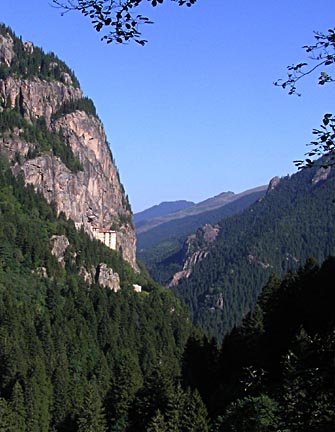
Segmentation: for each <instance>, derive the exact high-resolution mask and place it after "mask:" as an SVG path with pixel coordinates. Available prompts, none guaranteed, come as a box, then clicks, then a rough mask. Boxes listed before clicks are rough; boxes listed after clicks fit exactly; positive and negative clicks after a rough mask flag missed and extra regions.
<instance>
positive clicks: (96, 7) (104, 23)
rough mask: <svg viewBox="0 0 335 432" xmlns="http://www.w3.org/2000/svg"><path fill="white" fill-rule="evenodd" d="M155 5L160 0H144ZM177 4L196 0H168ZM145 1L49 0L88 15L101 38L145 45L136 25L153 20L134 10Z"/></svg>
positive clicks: (181, 4) (192, 2)
mask: <svg viewBox="0 0 335 432" xmlns="http://www.w3.org/2000/svg"><path fill="white" fill-rule="evenodd" d="M146 1H147V2H149V3H150V4H151V6H153V7H155V6H157V5H158V4H162V3H163V2H164V0H146ZM169 1H171V2H174V3H177V4H178V5H179V6H183V5H185V6H188V7H190V6H192V5H193V4H195V2H196V0H169ZM144 2H145V0H66V1H62V0H53V4H54V5H55V6H56V7H58V8H60V9H61V10H62V11H63V12H62V13H66V12H70V11H79V12H81V13H82V14H83V15H84V16H86V17H89V18H90V19H91V21H92V24H93V26H94V28H95V30H96V31H97V32H101V31H105V33H104V34H103V36H102V37H101V40H104V41H106V42H107V43H111V42H116V43H126V42H129V41H131V40H134V41H135V42H137V43H138V44H140V45H145V44H146V42H147V41H146V40H145V39H142V35H141V32H140V30H139V27H140V25H141V24H153V22H152V21H151V20H150V19H149V18H147V17H145V16H143V15H142V14H140V13H137V12H138V8H139V6H141V5H143V4H144Z"/></svg>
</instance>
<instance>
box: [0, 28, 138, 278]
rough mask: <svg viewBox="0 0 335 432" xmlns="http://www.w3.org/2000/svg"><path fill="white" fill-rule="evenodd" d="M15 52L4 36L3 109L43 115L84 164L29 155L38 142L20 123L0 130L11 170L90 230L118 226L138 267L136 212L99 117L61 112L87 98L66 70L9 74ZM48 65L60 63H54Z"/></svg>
mask: <svg viewBox="0 0 335 432" xmlns="http://www.w3.org/2000/svg"><path fill="white" fill-rule="evenodd" d="M24 47H25V48H24V49H25V50H26V53H25V55H32V54H33V52H34V47H33V46H32V45H31V44H24ZM16 56H17V53H16V52H15V51H14V44H13V38H12V37H11V35H9V34H8V35H7V36H6V35H5V36H4V35H0V67H6V68H8V70H9V73H8V74H7V75H8V76H6V77H5V78H3V79H0V107H1V108H0V110H1V111H3V110H10V109H14V108H15V107H17V106H18V104H19V111H20V115H21V116H22V117H23V118H24V119H25V120H26V121H28V122H30V123H33V122H34V121H36V119H39V118H41V117H43V118H44V119H45V124H46V127H47V128H48V130H49V131H51V132H55V133H59V132H60V131H61V133H62V137H63V143H64V144H65V146H69V147H70V148H71V150H72V152H73V154H74V156H75V157H76V158H77V159H79V161H80V164H81V169H80V170H79V171H76V172H74V171H71V170H70V169H69V168H68V167H67V166H66V165H65V163H64V162H63V161H62V160H61V159H60V158H59V157H57V156H55V154H54V153H53V152H52V151H47V152H40V153H39V154H38V155H37V156H35V157H31V156H29V154H30V155H31V151H32V150H34V148H35V146H36V143H35V142H34V141H33V140H31V141H28V140H27V139H25V138H23V137H22V128H19V127H14V128H11V130H8V131H6V132H3V133H2V135H0V150H1V152H2V153H3V154H5V155H6V156H7V157H8V158H9V159H10V160H11V161H12V167H13V172H14V173H15V174H18V173H22V174H23V176H24V178H25V181H26V182H27V183H30V184H32V185H34V187H35V188H36V190H39V191H40V192H42V194H43V195H44V196H45V197H46V199H47V200H48V201H49V202H54V203H55V204H56V205H57V209H58V211H59V212H64V213H65V215H66V216H67V217H68V218H71V219H73V221H74V222H75V224H76V226H77V228H81V227H83V228H84V230H85V231H86V232H88V233H90V234H91V233H92V227H93V226H98V227H100V228H104V229H113V230H115V231H116V244H117V249H118V250H120V251H122V255H123V257H124V259H125V260H127V261H128V262H129V263H130V264H131V265H132V267H133V268H134V269H136V270H137V265H136V239H135V232H134V228H133V224H132V214H131V210H130V206H129V203H128V199H127V197H126V196H125V192H124V189H123V187H122V185H121V183H120V180H119V175H118V172H117V169H116V167H115V164H114V162H113V158H112V155H111V152H110V149H109V147H108V144H107V140H106V136H105V133H104V129H103V126H102V124H101V122H100V120H99V119H98V118H97V117H96V116H94V115H92V114H90V113H87V112H85V111H84V110H81V109H73V110H72V111H71V110H70V112H67V113H66V114H61V115H59V110H60V108H61V107H63V106H64V104H66V103H69V102H71V101H72V102H73V101H78V100H80V99H82V98H83V95H82V91H81V90H80V88H77V87H76V86H75V85H74V84H73V80H72V78H71V76H70V75H69V74H68V73H66V72H62V73H61V74H60V79H59V80H55V79H53V80H45V79H41V78H40V77H36V76H32V77H29V78H26V77H20V76H19V75H18V74H17V73H16V74H15V75H11V73H10V67H11V64H12V63H13V61H15V58H16ZM49 67H50V68H57V67H58V65H57V63H56V62H54V63H52V64H50V65H49ZM55 113H58V115H57V116H54V114H55Z"/></svg>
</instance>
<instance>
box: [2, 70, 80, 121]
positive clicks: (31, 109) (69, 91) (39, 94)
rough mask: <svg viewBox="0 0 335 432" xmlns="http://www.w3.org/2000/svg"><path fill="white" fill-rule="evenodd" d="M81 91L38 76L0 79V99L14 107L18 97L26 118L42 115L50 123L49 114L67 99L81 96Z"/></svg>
mask: <svg viewBox="0 0 335 432" xmlns="http://www.w3.org/2000/svg"><path fill="white" fill-rule="evenodd" d="M82 96H83V94H82V91H81V90H80V89H78V88H74V87H71V86H69V85H66V84H63V83H62V82H59V81H44V80H40V79H38V78H33V79H31V80H26V79H19V78H13V77H8V78H7V79H5V80H0V100H1V101H2V103H3V104H4V103H7V101H8V100H9V101H10V104H11V106H12V107H15V102H16V100H17V98H20V101H21V105H22V110H23V115H24V118H25V119H26V120H30V119H32V118H38V117H42V116H43V117H44V118H45V121H46V123H47V125H48V126H49V125H50V122H51V116H52V114H53V113H55V112H56V111H58V109H59V108H60V106H61V105H62V104H63V103H64V102H67V101H70V100H75V99H80V98H82Z"/></svg>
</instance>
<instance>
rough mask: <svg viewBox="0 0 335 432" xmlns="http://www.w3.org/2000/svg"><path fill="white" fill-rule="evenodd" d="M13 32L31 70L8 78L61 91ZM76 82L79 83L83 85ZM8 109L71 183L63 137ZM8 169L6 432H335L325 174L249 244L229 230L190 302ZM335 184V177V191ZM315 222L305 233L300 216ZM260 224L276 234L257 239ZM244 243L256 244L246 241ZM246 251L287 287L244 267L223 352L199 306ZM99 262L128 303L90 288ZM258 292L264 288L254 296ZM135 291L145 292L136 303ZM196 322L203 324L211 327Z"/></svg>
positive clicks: (4, 183) (86, 105)
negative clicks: (61, 240) (60, 247)
mask: <svg viewBox="0 0 335 432" xmlns="http://www.w3.org/2000/svg"><path fill="white" fill-rule="evenodd" d="M5 30H6V28H5V27H1V32H4V31H5ZM6 31H7V30H6ZM10 34H11V36H12V37H13V39H14V41H15V47H16V49H17V52H18V53H21V54H20V55H22V59H21V60H22V62H23V64H24V67H21V63H20V62H15V63H14V69H13V71H12V72H11V71H10V70H9V69H8V68H7V67H4V68H2V69H1V70H0V74H1V75H0V79H3V77H6V76H8V74H10V73H13V74H16V75H17V76H21V77H24V78H25V79H26V78H29V77H30V76H38V77H39V79H43V80H57V79H59V77H58V75H57V74H56V71H55V70H54V71H53V72H52V73H51V72H50V67H48V68H47V69H46V70H47V71H49V72H50V74H51V75H50V74H49V72H48V73H47V72H45V73H46V75H45V74H44V73H43V68H41V67H40V66H41V64H44V63H43V62H46V63H48V62H50V61H52V59H53V58H54V56H53V55H45V54H44V53H43V52H42V50H36V57H34V58H33V60H32V59H31V58H28V57H27V53H26V51H24V50H21V48H20V47H22V41H20V40H17V39H16V38H15V37H14V34H13V33H10ZM18 59H20V57H18ZM57 61H58V60H57ZM36 64H38V65H39V66H37V67H36ZM59 65H60V67H61V69H62V70H63V71H64V70H65V71H66V72H67V73H70V71H68V69H67V68H66V66H65V65H63V64H62V63H59ZM73 81H74V84H75V85H76V82H77V81H75V79H74V76H73ZM1 108H2V111H1V113H0V133H1V134H5V133H10V131H11V128H19V129H20V131H21V132H20V133H22V134H27V135H26V136H25V138H26V139H27V140H28V141H32V142H34V144H35V148H34V149H33V151H35V153H34V154H31V155H29V156H27V157H35V156H36V155H39V154H42V153H43V152H53V154H54V155H55V156H57V157H59V158H60V159H61V160H62V161H63V162H64V164H65V165H67V166H68V168H69V169H70V170H72V171H74V172H76V171H80V170H81V166H80V164H79V162H78V160H77V159H76V157H75V156H74V155H73V153H72V152H71V151H70V149H68V150H66V149H65V148H64V142H63V140H62V136H61V134H59V135H58V134H54V133H52V132H50V131H49V130H48V128H47V127H46V125H45V121H44V120H43V118H41V119H39V121H37V120H36V121H31V122H27V121H26V120H24V119H23V116H22V113H20V105H19V104H18V106H17V107H15V108H12V107H11V108H10V107H8V106H2V107H1ZM77 109H78V110H84V111H85V112H87V113H88V114H89V115H96V113H95V108H94V105H93V104H92V102H91V101H90V100H89V99H84V100H83V101H72V102H71V103H69V104H64V106H62V107H61V108H60V110H59V112H58V113H56V115H63V114H64V113H68V112H72V110H77ZM22 136H23V135H22ZM12 163H17V164H19V163H20V160H15V161H14V162H13V161H12ZM11 168H12V165H11V164H10V162H9V161H8V160H6V159H5V158H4V157H1V158H0V431H4V432H93V431H94V432H207V431H208V432H271V431H273V432H280V431H281V432H284V431H285V432H306V431H308V432H333V431H334V430H335V386H334V378H335V315H334V312H333V307H334V306H333V305H334V301H335V292H334V282H333V281H334V278H335V258H334V257H331V256H329V257H328V258H327V255H331V254H332V250H333V249H332V245H331V244H330V243H327V242H326V240H327V239H328V238H329V237H330V236H332V235H333V229H334V225H333V214H334V203H333V201H332V199H329V189H327V188H326V186H325V185H326V183H322V182H321V183H319V184H318V185H316V186H315V188H314V189H313V192H312V193H313V194H314V195H315V196H316V197H317V198H316V199H315V200H309V201H308V202H307V203H306V196H305V195H300V192H299V193H296V192H297V190H298V184H300V182H302V180H301V179H302V178H303V177H304V176H305V177H307V180H308V181H309V180H311V178H312V176H313V175H314V173H313V171H305V172H304V173H303V176H302V177H295V178H294V180H293V183H289V179H283V180H282V182H281V185H280V187H278V188H277V189H275V190H274V191H272V192H271V193H270V194H269V197H270V198H267V200H264V202H265V203H266V205H265V206H261V202H259V203H257V204H255V207H252V208H251V209H250V210H248V211H247V213H246V214H245V215H244V216H243V215H242V216H239V219H238V221H239V222H238V223H239V227H240V231H239V232H238V234H237V232H236V231H234V230H233V229H232V226H233V225H234V223H236V221H237V219H234V218H231V219H227V220H225V221H223V222H222V223H221V224H220V226H221V233H222V234H221V237H220V238H219V242H218V246H217V248H216V249H215V251H214V253H213V254H211V255H210V257H209V259H208V260H207V261H203V262H202V263H200V265H199V267H197V269H196V271H195V275H194V277H192V279H191V280H190V283H189V285H188V286H186V285H183V286H182V287H183V288H181V289H180V292H179V296H180V297H182V298H183V300H184V301H182V300H181V299H180V298H179V297H177V296H176V294H175V293H174V292H173V291H171V290H166V289H164V288H162V287H161V286H160V285H159V284H158V283H156V282H154V281H153V280H152V279H151V277H150V276H149V275H148V273H147V272H146V270H145V269H144V268H142V269H141V272H140V273H137V272H135V271H134V270H133V268H132V267H131V266H130V265H129V264H128V263H127V262H125V261H124V260H123V259H122V257H121V252H118V251H114V250H111V249H109V248H107V247H106V246H105V245H104V244H103V243H102V242H99V241H97V240H93V239H91V238H90V237H89V236H88V235H87V234H86V233H85V232H84V230H83V229H81V230H77V229H76V228H75V224H74V222H73V221H71V220H69V219H67V218H66V217H65V215H64V213H59V214H58V212H57V209H56V205H54V204H48V202H47V201H46V199H45V198H44V197H43V196H42V195H41V194H39V193H37V192H36V191H35V190H34V188H33V186H29V185H28V186H27V185H26V184H25V182H24V179H23V178H22V176H20V175H18V176H16V177H15V176H14V175H13V173H12V169H11ZM333 182H334V177H332V176H331V177H330V179H329V183H327V185H329V184H330V185H333V184H334V183H333ZM301 184H302V185H304V184H307V183H303V182H302V183H301ZM301 184H300V186H301ZM292 185H293V186H292ZM300 186H299V187H300ZM302 187H304V186H302ZM285 191H286V194H285V193H284V192H285ZM299 191H300V189H299ZM274 207H276V208H278V209H279V210H280V212H279V216H280V217H279V216H276V217H275V213H274ZM293 208H294V209H295V211H296V212H295V213H294V212H293V211H291V210H292V209H293ZM306 209H308V212H307V213H308V215H310V218H311V219H310V222H308V223H307V222H306V220H305V219H302V218H301V217H300V216H301V215H302V213H303V212H306ZM285 216H286V217H285ZM276 218H277V219H276ZM294 218H295V219H294ZM274 219H275V221H277V224H279V225H277V226H278V230H280V231H284V232H285V233H287V236H286V237H287V247H288V248H289V247H291V246H292V247H293V246H294V247H295V249H294V253H295V254H299V263H296V265H295V266H294V267H293V266H290V265H289V260H288V259H287V257H288V255H287V253H288V249H285V248H284V247H283V248H282V249H280V248H279V246H280V245H281V243H280V242H279V241H277V240H278V237H276V236H275V234H276V232H274V231H273V226H272V225H271V223H272V221H273V220H274ZM270 221H271V222H270ZM256 222H257V223H258V226H260V225H261V226H260V227H259V230H262V232H263V233H265V234H266V235H265V236H259V237H258V236H257V235H256V234H257V233H258V231H257V229H256V231H255V230H254V231H252V230H251V228H255V226H256V225H257V223H256ZM299 222H301V224H302V225H303V227H302V230H305V234H306V242H305V243H304V242H302V243H301V242H300V240H301V237H299V236H298V235H295V234H296V233H298V232H299V233H300V232H301V231H302V230H299V231H298V230H297V229H296V226H298V223H299ZM295 224H296V225H295ZM246 233H247V234H248V233H249V234H248V238H249V240H250V242H249V243H245V242H244V243H243V241H244V240H245V238H244V237H243V236H244V235H246ZM252 233H254V234H255V235H254V237H253V236H252ZM299 235H300V234H299ZM53 236H66V238H67V239H68V241H69V246H68V247H67V248H66V251H65V254H64V257H63V260H59V259H57V257H56V256H55V255H54V254H53V253H52V250H51V246H50V241H51V239H52V238H53ZM255 238H256V241H254V240H255ZM307 239H310V240H307ZM228 240H229V241H228ZM310 241H312V242H313V243H316V244H318V245H319V247H318V248H317V249H316V250H317V251H319V253H318V255H317V256H316V257H315V259H313V258H308V250H309V244H310V243H309V242H310ZM225 247H226V252H227V254H228V255H226V256H227V257H228V258H226V259H224V257H223V251H224V250H225V249H224V248H225ZM249 247H252V248H253V249H252V252H253V253H254V255H255V256H256V257H257V259H259V260H260V259H262V260H263V261H264V262H265V261H266V260H270V259H271V260H272V262H273V263H274V264H276V265H277V264H278V268H279V270H280V271H279V272H278V274H279V276H278V275H276V274H275V272H274V271H268V272H266V273H262V274H261V276H260V275H259V274H257V275H256V276H255V274H253V273H252V272H250V270H249V269H250V267H248V266H247V265H242V264H241V266H240V267H234V268H233V270H234V271H235V272H238V274H239V279H236V281H237V282H238V283H237V282H236V286H235V285H234V286H233V288H232V289H231V291H230V293H228V294H229V295H230V296H231V299H233V300H232V303H231V304H232V305H233V306H234V307H235V308H236V309H234V310H233V312H232V314H231V315H230V316H228V317H227V323H228V324H227V326H226V327H225V329H224V330H225V331H224V332H223V333H224V338H223V340H222V341H221V339H219V338H218V339H215V338H210V337H208V336H207V335H206V334H205V331H204V330H203V328H201V327H200V326H195V325H194V324H193V323H192V318H194V314H195V306H196V302H198V301H200V300H204V304H205V302H206V295H207V292H206V291H205V289H204V288H208V286H209V283H210V282H209V281H208V280H206V277H208V276H206V275H211V276H210V277H212V281H211V283H213V282H214V281H215V282H216V283H217V282H220V283H221V282H224V281H225V279H224V278H225V277H227V274H228V273H225V272H224V271H222V270H225V269H226V268H229V267H226V266H227V265H228V264H229V263H231V257H232V256H233V255H234V254H236V255H237V254H238V252H239V251H241V250H244V249H245V250H246V251H247V252H249V253H250V250H251V249H248V248H249ZM274 247H275V250H274V249H273V248H274ZM290 250H291V249H290ZM237 262H238V261H237ZM101 263H105V264H106V265H107V266H109V267H110V268H112V269H113V271H115V272H117V273H118V274H119V276H120V288H121V289H120V290H119V291H117V292H114V291H113V290H110V289H107V288H105V287H102V286H101V285H100V284H99V283H98V281H97V280H91V281H90V283H89V282H88V281H85V278H84V277H83V276H82V269H83V268H85V269H91V268H93V269H96V268H98V267H99V265H100V264H101ZM205 265H207V266H208V267H207V269H206V272H205V271H204V270H205V267H204V266H205ZM208 270H209V272H207V271H208ZM230 274H232V273H230ZM218 275H220V277H216V276H218ZM200 276H203V277H204V279H201V277H200ZM249 277H251V278H253V279H251V280H250V279H248V278H249ZM215 278H216V279H215ZM214 279H215V280H214ZM196 281H198V282H199V283H198V285H197V284H196ZM256 282H257V283H260V284H261V286H260V287H257V289H256V288H255V287H254V285H253V284H256ZM134 284H139V285H141V287H142V292H135V291H134V288H133V285H134ZM252 287H253V288H254V289H252ZM182 289H183V290H185V291H184V292H182V291H181V290H182ZM186 289H188V291H187V290H186ZM197 290H198V291H197ZM181 294H183V295H181ZM228 294H227V299H228V298H229V295H228ZM194 299H195V300H194ZM190 305H192V306H191V308H190ZM192 308H193V309H192ZM190 310H191V312H192V316H191V315H190ZM236 311H238V313H239V314H237V312H236ZM237 315H238V316H237ZM205 317H207V318H208V315H206V316H205ZM242 317H244V318H243V320H242ZM199 322H200V323H201V324H204V325H206V321H205V318H204V322H201V320H199ZM207 324H208V323H207ZM208 328H210V326H209V325H207V330H208ZM208 333H210V332H208ZM212 333H213V332H212ZM223 333H218V334H223Z"/></svg>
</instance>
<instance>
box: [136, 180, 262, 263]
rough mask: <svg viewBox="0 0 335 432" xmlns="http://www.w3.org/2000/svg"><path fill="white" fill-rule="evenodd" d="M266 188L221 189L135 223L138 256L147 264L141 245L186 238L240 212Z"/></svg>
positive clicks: (260, 196) (259, 196) (148, 246)
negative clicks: (175, 210) (207, 225)
mask: <svg viewBox="0 0 335 432" xmlns="http://www.w3.org/2000/svg"><path fill="white" fill-rule="evenodd" d="M266 189H267V186H259V187H256V188H253V189H249V190H247V191H244V192H242V193H239V194H234V193H233V192H223V193H222V194H220V195H217V196H215V197H213V198H209V199H207V200H205V201H202V202H200V203H198V204H195V205H194V206H192V207H190V208H188V209H185V210H182V211H179V212H176V213H174V214H169V215H166V216H163V217H161V218H155V219H152V220H151V221H149V222H147V223H146V225H145V226H144V225H141V226H137V227H136V232H137V246H138V251H139V257H140V259H141V260H143V261H144V262H145V263H146V264H147V262H146V260H145V259H144V257H143V256H142V252H143V250H144V249H148V248H151V247H153V246H155V245H156V244H158V243H160V242H162V241H164V240H168V239H169V240H171V239H172V238H182V237H184V238H185V237H186V236H187V235H189V234H191V233H192V232H195V231H196V230H197V229H198V228H200V227H201V226H202V225H204V224H208V223H209V224H215V223H217V222H219V221H220V220H221V219H223V218H226V217H229V216H233V215H234V214H237V213H239V212H240V211H242V210H244V209H245V208H247V207H248V206H250V205H251V204H253V203H254V202H255V201H257V200H258V199H260V198H262V197H263V196H264V195H265V192H266ZM155 253H156V252H155Z"/></svg>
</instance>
